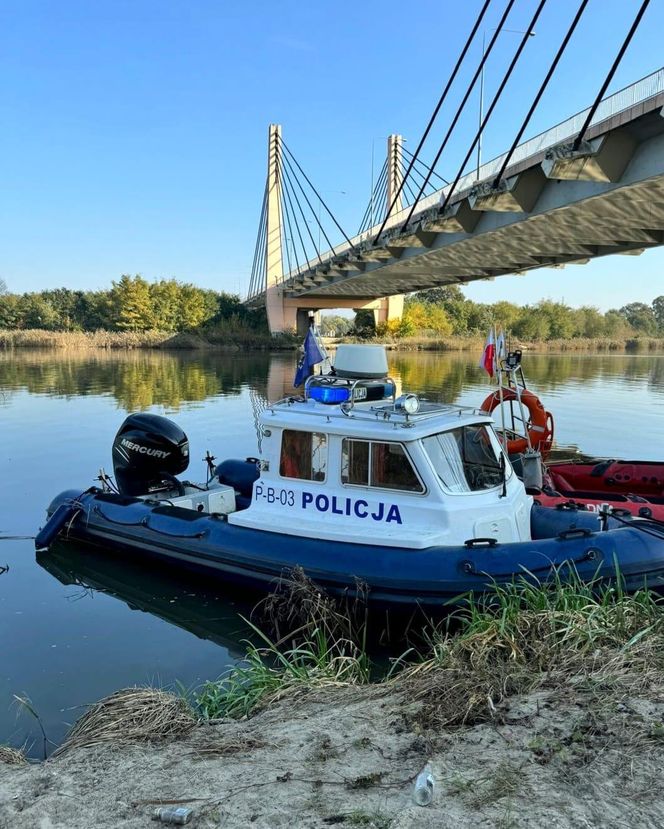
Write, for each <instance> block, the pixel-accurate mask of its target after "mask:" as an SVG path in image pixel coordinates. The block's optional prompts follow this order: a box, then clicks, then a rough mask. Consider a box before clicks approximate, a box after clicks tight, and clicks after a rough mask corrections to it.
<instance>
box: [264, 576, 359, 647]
mask: <svg viewBox="0 0 664 829" xmlns="http://www.w3.org/2000/svg"><path fill="white" fill-rule="evenodd" d="M367 598H368V588H367V585H366V584H363V583H361V582H359V581H358V582H356V586H355V592H354V594H353V595H352V596H347V597H346V598H342V599H332V598H331V597H330V596H328V595H327V593H325V591H324V590H321V588H320V587H319V586H318V585H317V584H314V582H313V581H311V579H310V578H309V577H308V576H307V575H306V574H305V572H304V570H303V569H302V568H301V567H295V568H293V570H291V571H290V572H289V573H288V574H287V575H286V576H284V577H283V578H282V579H281V580H280V581H279V583H278V584H277V586H276V588H275V589H274V590H273V591H272V593H270V594H269V595H268V596H267V597H266V598H265V599H263V600H262V601H261V602H259V603H258V604H257V605H256V607H255V608H254V611H253V613H252V617H254V618H256V617H258V618H259V619H260V622H261V623H262V624H267V626H268V627H269V630H270V631H271V633H272V634H273V635H274V637H275V638H276V639H277V640H279V643H281V642H285V641H286V640H290V641H293V642H298V641H302V640H304V639H307V638H309V637H310V636H311V634H312V633H313V632H314V631H319V630H323V631H325V634H326V636H327V638H328V639H329V640H330V641H333V640H339V639H346V640H349V641H352V642H357V643H362V644H364V640H365V638H366V626H367V620H368V611H367V608H368V605H367Z"/></svg>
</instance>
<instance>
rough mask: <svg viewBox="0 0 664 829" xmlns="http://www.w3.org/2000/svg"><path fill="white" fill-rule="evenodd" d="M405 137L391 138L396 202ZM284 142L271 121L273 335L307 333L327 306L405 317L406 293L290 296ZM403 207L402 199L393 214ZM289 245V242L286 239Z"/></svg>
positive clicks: (390, 187) (391, 189) (268, 222)
mask: <svg viewBox="0 0 664 829" xmlns="http://www.w3.org/2000/svg"><path fill="white" fill-rule="evenodd" d="M402 143H403V138H402V136H400V135H390V136H388V138H387V204H388V206H389V205H390V204H391V203H392V201H393V199H394V197H395V196H396V194H397V192H398V190H399V187H400V185H401V181H402V178H403V158H402ZM283 170H284V166H283V145H282V142H281V125H279V124H270V127H269V130H268V153H267V186H266V205H265V211H266V212H265V242H264V245H265V250H264V256H265V306H266V311H267V320H268V326H269V328H270V333H271V334H273V335H276V334H281V333H286V332H292V331H297V332H299V333H305V332H306V329H307V327H308V325H309V313H310V311H314V312H317V311H319V310H321V309H323V308H352V309H354V310H359V309H367V310H372V311H373V312H374V317H375V319H376V322H387V321H388V320H391V319H395V318H399V317H401V315H402V313H403V296H389V297H384V298H382V299H376V298H375V297H366V298H364V297H307V296H301V297H289V296H287V295H286V289H285V284H284V276H285V274H284V270H285V269H284V260H283V253H284V250H283V246H284V241H285V240H286V238H287V235H286V234H285V232H284V224H283V221H284V216H283V215H282V214H283V211H282V205H283V198H282V195H283V193H282V190H283V180H282V176H283ZM400 209H401V199H400V198H399V201H398V202H397V204H396V205H395V208H394V210H393V211H392V212H393V213H394V212H396V211H398V210H400ZM286 244H288V242H286Z"/></svg>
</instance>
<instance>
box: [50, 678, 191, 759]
mask: <svg viewBox="0 0 664 829" xmlns="http://www.w3.org/2000/svg"><path fill="white" fill-rule="evenodd" d="M195 722H196V720H195V718H194V716H193V714H192V712H191V709H190V708H189V705H188V704H187V702H186V701H185V700H184V699H182V697H178V696H175V695H174V694H169V693H167V692H166V691H161V690H155V689H153V688H125V689H123V690H121V691H116V693H114V694H111V695H110V696H109V697H106V698H105V699H103V700H101V701H100V702H97V703H95V704H94V705H93V706H91V708H90V709H89V710H88V711H86V713H85V714H83V716H82V717H81V718H80V719H79V720H78V721H77V722H76V723H75V724H74V726H73V728H72V729H71V731H70V732H69V734H68V735H67V738H66V740H65V742H64V743H63V744H62V745H61V746H60V748H58V749H57V751H55V752H54V755H53V756H55V755H57V754H62V753H63V752H65V751H69V750H70V749H72V748H81V747H83V746H92V745H98V744H100V743H113V744H114V745H116V746H117V745H126V744H128V743H134V742H156V741H159V740H166V739H169V738H173V737H182V736H184V735H186V734H188V733H189V732H190V731H191V729H192V728H193V727H194V725H195Z"/></svg>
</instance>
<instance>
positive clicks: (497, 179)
mask: <svg viewBox="0 0 664 829" xmlns="http://www.w3.org/2000/svg"><path fill="white" fill-rule="evenodd" d="M588 2H589V0H581V3H580V5H579V7H578V9H577V11H576V14H575V16H574V19H573V20H572V22H571V24H570V27H569V29H568V30H567V34H566V35H565V37H564V38H563V41H562V43H561V44H560V46H559V47H558V51H557V52H556V56H555V57H554V59H553V61H552V62H551V66H549V70H548V72H547V73H546V77H545V78H544V80H543V81H542V85H541V86H540V88H539V90H538V92H537V94H536V95H535V97H534V99H533V102H532V104H531V105H530V109H529V110H528V113H527V115H526V117H525V118H524V119H523V123H522V124H521V127H520V129H519V131H518V132H517V134H516V136H515V138H514V141H513V142H512V146H511V147H510V148H509V150H508V152H507V155H506V156H505V158H504V159H503V163H502V164H501V166H500V170H499V171H498V175H497V176H496V177H495V179H494V181H493V187H494V188H496V187H498V185H499V184H500V180H501V179H502V177H503V175H504V173H505V170H506V169H507V166H508V164H509V163H510V161H511V159H512V156H513V155H514V151H515V150H516V148H517V147H518V145H519V142H520V141H521V138H522V137H523V133H524V132H525V131H526V128H527V127H528V124H529V123H530V119H531V118H532V116H533V113H534V112H535V110H536V109H537V106H538V105H539V102H540V100H541V98H542V95H543V94H544V92H545V91H546V88H547V86H548V85H549V81H550V80H551V78H552V77H553V73H554V72H555V71H556V68H557V66H558V63H559V62H560V59H561V58H562V56H563V54H564V52H565V50H566V49H567V44H568V43H569V42H570V40H571V38H572V35H573V34H574V31H575V29H576V27H577V24H578V23H579V20H581V17H582V15H583V12H584V11H585V9H586V6H587V5H588Z"/></svg>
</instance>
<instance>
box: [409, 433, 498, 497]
mask: <svg viewBox="0 0 664 829" xmlns="http://www.w3.org/2000/svg"><path fill="white" fill-rule="evenodd" d="M422 444H423V446H424V448H425V450H426V452H427V454H428V455H429V458H430V459H431V463H432V464H433V467H434V469H435V470H436V474H437V475H438V477H439V478H440V480H441V482H442V484H443V486H444V487H445V489H447V490H448V492H454V493H460V492H478V491H481V490H485V489H493V488H494V487H497V486H500V485H501V484H502V482H503V476H504V474H506V473H505V472H504V466H503V464H504V461H501V458H502V457H503V456H502V452H501V450H500V447H499V445H498V443H497V441H494V440H492V437H491V430H490V429H489V428H487V426H486V425H485V424H483V423H476V424H473V425H470V426H461V427H460V428H458V429H450V430H449V431H448V432H439V433H438V434H437V435H431V436H430V437H427V438H423V440H422Z"/></svg>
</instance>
